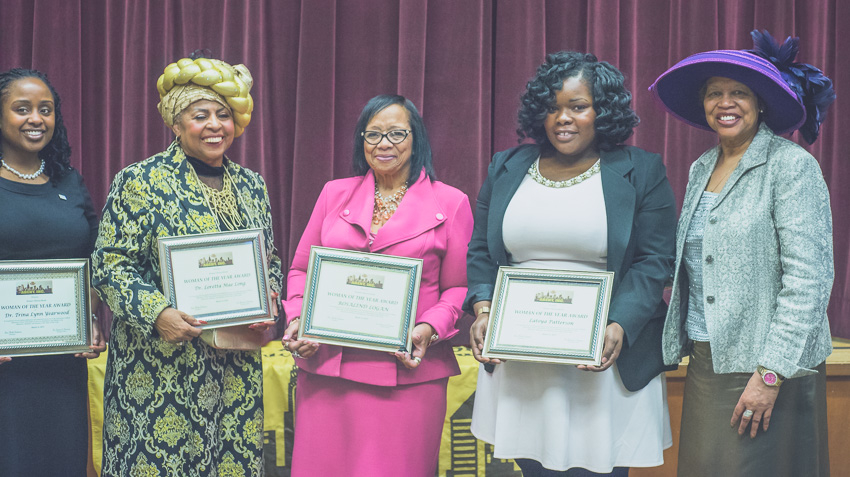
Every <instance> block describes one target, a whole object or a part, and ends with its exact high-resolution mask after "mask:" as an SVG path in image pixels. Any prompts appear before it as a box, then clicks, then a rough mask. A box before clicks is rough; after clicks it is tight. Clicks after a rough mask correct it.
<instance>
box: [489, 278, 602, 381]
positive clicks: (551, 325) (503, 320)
mask: <svg viewBox="0 0 850 477" xmlns="http://www.w3.org/2000/svg"><path fill="white" fill-rule="evenodd" d="M613 280H614V272H584V271H571V270H547V269H536V268H518V267H517V268H515V267H499V271H498V274H497V276H496V286H495V289H494V292H493V303H492V306H491V309H490V318H489V320H488V323H487V335H486V339H485V343H484V350H483V352H482V356H484V357H485V358H499V359H504V360H517V361H532V362H545V363H555V364H572V365H576V364H584V365H593V366H599V365H600V364H601V362H602V348H603V344H604V337H605V327H606V326H607V324H608V308H609V306H610V303H611V288H612V286H613Z"/></svg>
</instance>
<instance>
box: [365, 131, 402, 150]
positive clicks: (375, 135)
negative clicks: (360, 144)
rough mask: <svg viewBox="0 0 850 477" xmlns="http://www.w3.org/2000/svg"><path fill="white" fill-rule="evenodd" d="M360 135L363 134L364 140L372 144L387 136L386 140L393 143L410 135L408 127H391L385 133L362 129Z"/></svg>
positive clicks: (378, 142)
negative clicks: (391, 128)
mask: <svg viewBox="0 0 850 477" xmlns="http://www.w3.org/2000/svg"><path fill="white" fill-rule="evenodd" d="M360 135H361V136H363V140H364V141H366V142H368V143H369V144H371V145H373V146H377V145H378V144H380V143H381V141H383V140H384V138H387V140H388V141H389V142H391V143H393V144H400V143H402V142H403V141H404V140H405V139H407V136H408V135H410V129H393V130H391V131H387V132H385V133H382V132H378V131H363V132H362V133H360Z"/></svg>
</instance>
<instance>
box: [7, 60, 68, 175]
mask: <svg viewBox="0 0 850 477" xmlns="http://www.w3.org/2000/svg"><path fill="white" fill-rule="evenodd" d="M25 78H37V79H39V80H41V81H42V82H43V83H44V84H45V85H46V86H47V89H49V90H50V94H52V95H53V115H54V116H53V117H54V126H53V138H52V139H51V140H50V142H48V143H47V145H46V146H44V149H42V150H41V151H39V152H38V157H39V159H44V173H45V174H46V175H47V176H49V177H50V181H51V182H52V183H54V184H56V183H57V182H58V181H59V179H61V178H62V177H63V176H65V174H67V173H68V172H70V171H71V161H70V158H71V144H70V143H69V142H68V131H67V130H66V129H65V122H64V121H63V120H62V107H61V103H62V101H61V100H60V99H59V94H58V93H57V92H56V90H55V89H53V85H52V84H50V81H48V80H47V75H45V74H44V73H42V72H41V71H37V70H27V69H23V68H12V69H11V70H9V71H4V72H2V73H0V102H2V101H3V99H4V98H5V97H6V96H7V95H8V94H9V86H10V85H11V84H12V83H14V82H15V81H18V80H21V79H25ZM2 114H3V111H2V109H1V108H0V115H2ZM0 141H2V138H0Z"/></svg>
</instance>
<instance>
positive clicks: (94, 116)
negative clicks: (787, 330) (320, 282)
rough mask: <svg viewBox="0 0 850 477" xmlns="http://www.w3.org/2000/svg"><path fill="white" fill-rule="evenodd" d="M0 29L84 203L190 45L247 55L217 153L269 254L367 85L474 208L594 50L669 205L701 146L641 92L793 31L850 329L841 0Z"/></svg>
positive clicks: (598, 0) (308, 203)
mask: <svg viewBox="0 0 850 477" xmlns="http://www.w3.org/2000/svg"><path fill="white" fill-rule="evenodd" d="M0 25H2V28H0V45H2V46H0V69H3V70H5V69H7V68H11V67H14V66H24V67H33V68H37V69H40V70H42V71H44V72H46V73H47V74H48V75H49V76H50V78H51V80H52V81H53V83H54V85H55V86H56V88H57V90H58V91H59V93H60V94H61V95H62V97H63V101H64V103H63V112H64V115H65V119H66V122H67V125H68V128H69V131H70V137H71V141H72V146H73V148H74V156H73V164H74V165H75V166H76V167H77V168H79V169H80V170H81V172H82V173H83V175H84V176H85V178H86V180H87V182H88V185H89V188H90V189H91V193H92V196H93V198H94V201H95V203H96V205H97V206H101V205H102V204H103V203H104V200H105V198H106V194H107V192H108V187H109V184H110V181H111V180H112V177H113V176H114V175H115V173H116V172H118V171H119V170H120V169H121V168H122V167H124V166H126V165H128V164H130V163H132V162H135V161H138V160H141V159H143V158H145V157H148V156H150V155H152V154H154V153H156V152H158V151H161V150H163V149H164V148H165V147H166V146H167V145H168V143H169V142H170V141H171V136H170V133H169V131H168V130H167V129H166V128H165V127H164V124H163V123H162V120H161V118H160V116H159V114H158V113H157V111H156V108H155V106H156V103H157V101H158V95H157V92H156V88H155V82H156V79H157V77H158V76H159V75H160V73H161V72H162V69H163V68H164V67H165V65H166V64H168V63H170V62H172V61H174V60H176V59H178V58H181V57H184V56H187V55H188V54H189V53H190V52H192V51H193V50H195V49H201V48H207V49H209V50H211V51H212V53H213V56H215V57H219V58H222V59H224V60H225V61H227V62H230V63H234V64H235V63H244V64H245V65H247V66H248V68H249V69H250V70H251V71H252V73H253V75H254V81H255V85H254V89H253V91H252V94H253V96H254V98H255V100H256V109H255V111H254V117H253V120H252V123H251V125H250V126H249V127H248V128H247V130H246V132H245V134H244V135H243V136H242V137H241V138H239V139H237V140H236V141H235V142H234V146H233V147H232V148H231V150H230V151H229V154H228V155H229V157H231V158H232V159H234V160H236V161H237V162H239V163H241V164H243V165H245V166H247V167H249V168H251V169H253V170H256V171H259V172H260V173H262V175H263V176H264V177H265V179H266V181H267V182H268V184H269V193H270V195H271V201H272V206H273V207H274V211H273V212H274V214H275V221H276V223H275V227H276V242H277V243H276V245H277V248H278V249H279V252H280V254H281V256H282V257H283V259H284V262H287V261H288V258H289V257H290V256H291V254H292V252H293V251H294V248H295V245H296V244H297V242H298V239H299V237H300V234H301V231H302V229H303V228H304V226H305V225H306V222H307V219H308V218H309V214H310V212H311V210H312V207H313V204H314V201H315V199H316V198H317V197H318V195H319V192H320V190H321V187H322V185H323V184H324V183H325V182H326V181H328V180H331V179H334V178H339V177H344V176H348V175H350V174H351V166H350V161H351V149H352V140H353V128H354V123H355V121H356V119H357V116H358V113H359V111H360V109H361V108H362V106H363V105H364V104H365V102H366V101H367V100H368V99H369V98H371V97H372V96H374V95H376V94H380V93H394V92H398V93H400V94H403V95H405V96H408V97H409V98H411V99H412V100H413V102H414V103H415V104H416V105H417V106H418V107H419V108H420V111H421V112H422V114H423V116H424V118H425V122H426V124H427V127H428V130H429V134H430V136H431V141H432V145H433V148H434V157H435V167H436V170H437V173H438V176H439V178H440V179H441V180H443V181H444V182H446V183H448V184H451V185H453V186H456V187H458V188H460V189H461V190H463V191H464V192H466V193H467V194H469V195H470V197H471V198H472V199H473V200H474V198H475V196H476V194H477V192H478V188H479V187H480V186H481V184H482V182H483V180H484V177H485V173H486V167H487V164H488V163H489V161H490V157H491V156H492V154H493V153H494V152H496V151H499V150H501V149H505V148H507V147H510V146H512V145H514V144H516V134H515V132H514V130H515V128H516V126H515V123H516V120H515V117H516V109H517V106H518V103H519V101H518V98H519V95H520V93H521V92H522V90H523V88H524V85H525V82H526V81H528V79H529V77H530V76H531V75H532V73H533V71H534V68H535V67H536V65H538V64H539V63H540V62H541V61H542V59H543V56H544V54H545V53H546V52H551V51H556V50H560V49H573V50H580V51H590V52H593V53H595V54H596V55H597V56H599V57H600V59H603V60H607V61H609V62H611V63H612V64H614V65H615V66H617V67H619V68H620V69H621V70H622V71H623V73H624V74H625V75H626V79H627V82H628V86H629V88H630V89H631V91H632V92H633V94H634V106H635V109H636V110H637V112H638V114H639V115H640V116H641V119H642V122H641V125H640V126H639V127H638V128H637V130H636V132H635V135H634V137H633V138H632V139H631V140H630V143H632V144H635V145H637V146H640V147H643V148H645V149H648V150H651V151H657V152H660V153H662V154H663V155H664V158H665V162H666V163H667V167H668V174H669V176H670V180H671V182H672V183H673V187H674V189H675V191H676V194H677V197H678V198H679V200H680V201H681V199H682V196H683V194H684V188H685V183H686V180H687V172H688V167H689V165H690V164H691V162H692V161H693V160H695V159H696V158H697V157H698V156H699V154H700V153H702V152H703V151H704V150H705V149H707V148H708V147H710V146H712V145H713V144H714V143H715V138H714V136H713V134H711V133H708V132H704V131H698V130H696V129H694V128H690V127H688V126H685V125H684V124H682V123H680V122H678V121H676V120H675V119H673V118H671V117H670V116H669V115H666V114H665V113H663V112H662V111H661V110H660V109H658V108H657V107H656V106H655V104H654V102H653V100H652V99H651V97H650V95H649V94H648V93H647V87H648V86H649V85H650V84H651V83H652V81H653V80H654V79H655V78H656V77H657V76H658V75H659V74H660V73H662V72H663V71H665V70H666V69H667V68H668V67H669V66H671V65H672V64H673V63H675V62H676V61H678V60H680V59H682V58H684V57H685V56H687V55H689V54H692V53H695V52H698V51H704V50H711V49H717V48H729V49H740V48H749V47H751V46H752V42H751V40H750V37H749V32H750V31H751V30H752V29H754V28H759V29H763V28H766V29H768V30H770V32H771V33H773V34H774V35H775V36H777V37H779V38H780V39H784V38H785V36H787V35H795V36H799V37H800V38H801V51H800V54H799V55H798V60H800V61H804V62H809V63H812V64H815V65H817V66H819V67H820V68H822V69H823V70H824V71H825V72H826V73H827V74H828V75H829V76H830V77H831V78H832V79H833V81H834V82H835V84H836V88H835V89H836V91H837V93H838V101H837V102H836V103H835V104H834V105H833V107H832V109H831V111H830V112H829V116H828V118H827V121H826V123H825V125H824V127H823V130H822V133H821V137H820V139H819V140H818V142H817V143H816V144H815V145H814V146H812V147H807V149H809V150H810V151H811V152H812V154H814V156H815V157H817V158H818V159H819V160H820V163H821V167H822V168H823V171H824V175H825V177H826V180H827V183H828V185H829V188H830V191H831V194H832V210H833V217H834V225H835V269H836V280H835V286H834V287H833V293H832V302H831V304H830V308H829V315H830V322H831V324H832V330H833V333H834V334H835V335H837V336H843V337H846V338H850V288H848V287H850V280H848V278H850V266H848V255H850V233H849V231H848V224H849V223H850V219H849V218H848V215H847V214H846V213H845V212H844V211H845V210H846V209H847V208H848V206H850V189H848V188H847V187H846V186H842V184H846V183H847V182H848V181H850V168H848V165H847V161H846V157H845V156H846V153H845V154H841V152H840V151H842V150H847V148H848V147H850V138H848V136H845V135H844V134H842V133H841V131H842V130H844V129H846V128H848V127H850V117H849V116H848V114H847V113H848V112H850V96H847V95H844V94H842V87H843V86H844V85H846V84H850V62H847V61H844V62H840V61H839V59H840V56H839V54H840V52H841V51H846V50H848V48H849V47H850V42H849V41H848V35H846V32H845V35H844V36H843V37H841V36H839V26H840V25H845V30H846V25H850V4H848V3H846V2H842V1H841V0H759V1H738V0H726V1H718V0H715V1H708V0H705V1H699V2H695V1H690V0H641V1H639V2H638V1H636V0H635V1H626V0H621V1H616V0H595V1H592V0H586V1H581V0H550V1H544V0H528V1H514V0H499V1H494V0H490V1H488V0H463V1H456V0H430V1H429V0H357V1H353V0H349V1H342V0H337V1H333V0H305V1H296V0H244V1H236V0H233V1H225V0H185V1H177V0H147V1H144V0H138V1H133V0H126V1H123V2H121V1H115V0H4V1H3V2H2V3H0ZM792 138H793V139H795V140H797V139H798V138H797V136H796V135H794V136H792Z"/></svg>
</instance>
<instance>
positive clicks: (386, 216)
mask: <svg viewBox="0 0 850 477" xmlns="http://www.w3.org/2000/svg"><path fill="white" fill-rule="evenodd" d="M405 192H407V184H402V186H401V189H399V190H397V191H396V192H395V194H393V195H391V196H389V197H384V196H383V195H381V192H380V191H378V184H375V208H374V210H373V211H372V223H373V224H374V225H383V224H385V223H386V222H387V220H390V217H392V216H393V214H394V213H395V211H396V209H398V204H399V202H401V199H402V198H404V193H405Z"/></svg>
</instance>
